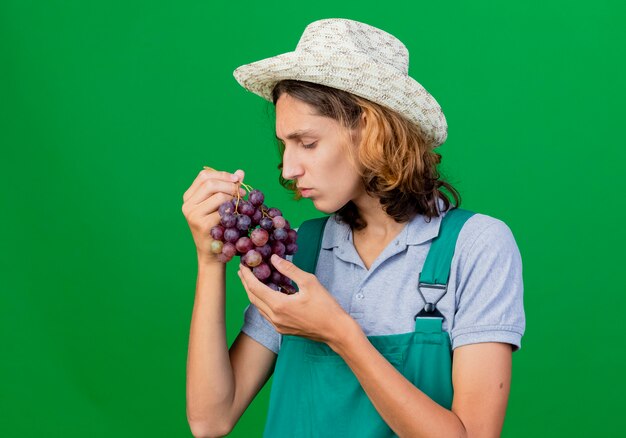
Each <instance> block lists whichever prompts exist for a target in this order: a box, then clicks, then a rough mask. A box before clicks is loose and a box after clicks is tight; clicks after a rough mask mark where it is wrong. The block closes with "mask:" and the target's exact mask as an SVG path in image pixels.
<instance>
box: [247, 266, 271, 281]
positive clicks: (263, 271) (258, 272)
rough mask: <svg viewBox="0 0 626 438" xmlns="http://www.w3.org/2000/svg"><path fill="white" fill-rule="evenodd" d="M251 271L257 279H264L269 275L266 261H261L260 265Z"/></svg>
mask: <svg viewBox="0 0 626 438" xmlns="http://www.w3.org/2000/svg"><path fill="white" fill-rule="evenodd" d="M252 273H253V274H254V276H255V277H256V278H258V279H259V280H265V279H266V278H268V277H269V276H270V273H271V272H270V267H269V266H268V264H267V263H265V262H263V263H261V264H260V265H258V266H256V267H255V268H253V269H252Z"/></svg>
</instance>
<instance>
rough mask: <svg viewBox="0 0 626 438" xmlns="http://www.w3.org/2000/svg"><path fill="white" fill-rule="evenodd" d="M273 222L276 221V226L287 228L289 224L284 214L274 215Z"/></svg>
mask: <svg viewBox="0 0 626 438" xmlns="http://www.w3.org/2000/svg"><path fill="white" fill-rule="evenodd" d="M272 222H273V223H274V228H285V225H286V224H287V221H286V220H285V218H284V217H282V216H274V218H273V219H272Z"/></svg>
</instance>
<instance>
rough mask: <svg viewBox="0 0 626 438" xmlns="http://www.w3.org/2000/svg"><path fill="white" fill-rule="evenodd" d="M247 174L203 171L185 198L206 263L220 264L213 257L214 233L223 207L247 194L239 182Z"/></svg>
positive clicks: (184, 211) (192, 228) (200, 256)
mask: <svg viewBox="0 0 626 438" xmlns="http://www.w3.org/2000/svg"><path fill="white" fill-rule="evenodd" d="M243 177H244V173H243V171H241V170H238V171H237V172H235V173H234V174H232V173H228V172H223V171H218V170H215V169H211V168H208V167H205V169H204V170H202V171H200V173H199V174H198V176H197V177H196V179H195V180H194V181H193V183H192V184H191V186H190V187H189V188H188V189H187V191H185V193H184V194H183V207H182V210H183V214H184V216H185V219H187V222H188V224H189V228H190V229H191V234H192V236H193V240H194V243H195V245H196V250H197V252H198V258H199V259H202V261H203V262H213V263H218V261H217V259H216V257H215V256H214V255H213V253H211V242H212V241H213V238H212V237H211V233H210V230H211V228H212V227H214V226H215V225H217V224H218V223H219V221H220V216H219V212H218V209H219V206H220V205H222V204H223V203H224V202H227V201H230V200H232V199H233V198H234V197H235V196H237V190H240V192H239V195H242V194H245V190H244V189H241V188H240V186H239V184H238V182H239V181H241V180H243Z"/></svg>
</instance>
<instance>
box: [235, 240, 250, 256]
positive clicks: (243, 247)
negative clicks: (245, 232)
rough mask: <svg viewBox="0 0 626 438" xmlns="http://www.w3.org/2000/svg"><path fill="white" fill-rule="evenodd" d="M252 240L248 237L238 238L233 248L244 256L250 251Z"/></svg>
mask: <svg viewBox="0 0 626 438" xmlns="http://www.w3.org/2000/svg"><path fill="white" fill-rule="evenodd" d="M252 246H253V245H252V240H250V238H249V237H240V238H239V239H238V240H237V243H235V248H237V251H239V253H240V254H245V253H247V252H248V251H250V250H251V249H252Z"/></svg>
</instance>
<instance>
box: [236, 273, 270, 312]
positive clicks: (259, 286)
mask: <svg viewBox="0 0 626 438" xmlns="http://www.w3.org/2000/svg"><path fill="white" fill-rule="evenodd" d="M239 271H240V272H241V275H242V278H243V280H244V281H245V282H246V286H247V287H248V289H249V290H250V292H251V293H252V294H254V296H256V297H257V298H258V299H259V300H260V301H261V302H262V303H263V304H262V305H263V306H264V310H265V308H267V310H266V312H268V313H269V312H271V313H272V314H273V313H274V312H273V311H272V307H273V306H274V305H275V304H276V301H277V298H278V297H277V294H276V291H275V290H274V289H272V288H270V287H269V286H267V285H265V284H263V283H262V282H261V281H260V280H259V279H258V278H256V276H255V275H254V273H253V272H252V270H251V269H250V268H248V267H247V266H245V265H243V264H239Z"/></svg>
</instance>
